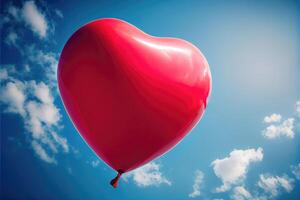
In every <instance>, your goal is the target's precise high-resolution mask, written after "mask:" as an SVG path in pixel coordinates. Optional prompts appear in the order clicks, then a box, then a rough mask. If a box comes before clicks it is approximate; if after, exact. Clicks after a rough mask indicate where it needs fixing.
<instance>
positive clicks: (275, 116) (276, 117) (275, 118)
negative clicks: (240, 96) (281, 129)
mask: <svg viewBox="0 0 300 200" xmlns="http://www.w3.org/2000/svg"><path fill="white" fill-rule="evenodd" d="M281 118H282V117H281V115H279V114H276V113H274V114H272V115H270V116H266V117H265V118H264V122H265V123H273V122H280V121H281Z"/></svg>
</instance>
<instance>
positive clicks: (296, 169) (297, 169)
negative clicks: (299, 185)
mask: <svg viewBox="0 0 300 200" xmlns="http://www.w3.org/2000/svg"><path fill="white" fill-rule="evenodd" d="M291 170H292V173H293V174H294V175H295V177H296V178H297V179H298V180H300V163H298V165H292V166H291Z"/></svg>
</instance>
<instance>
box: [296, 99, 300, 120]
mask: <svg viewBox="0 0 300 200" xmlns="http://www.w3.org/2000/svg"><path fill="white" fill-rule="evenodd" d="M296 112H297V115H298V117H300V101H297V102H296Z"/></svg>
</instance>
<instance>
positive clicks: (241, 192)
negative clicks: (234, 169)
mask: <svg viewBox="0 0 300 200" xmlns="http://www.w3.org/2000/svg"><path fill="white" fill-rule="evenodd" d="M231 198H232V199H233V200H246V199H253V198H252V195H251V194H250V192H249V191H248V190H247V189H246V188H245V187H243V186H237V187H235V188H234V189H233V194H232V195H231Z"/></svg>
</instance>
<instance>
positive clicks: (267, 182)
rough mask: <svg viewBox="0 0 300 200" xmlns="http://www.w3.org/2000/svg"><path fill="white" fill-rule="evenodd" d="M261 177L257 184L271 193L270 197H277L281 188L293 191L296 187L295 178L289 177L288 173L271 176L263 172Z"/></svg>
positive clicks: (267, 192)
mask: <svg viewBox="0 0 300 200" xmlns="http://www.w3.org/2000/svg"><path fill="white" fill-rule="evenodd" d="M259 178H260V179H259V181H258V183H257V185H258V186H259V187H260V188H262V189H263V190H264V192H265V193H266V194H268V195H269V198H274V197H277V196H278V195H279V194H280V191H281V190H284V191H286V192H291V191H292V190H293V188H294V186H293V179H291V178H289V177H288V176H287V175H284V176H271V175H266V174H261V175H260V176H259Z"/></svg>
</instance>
